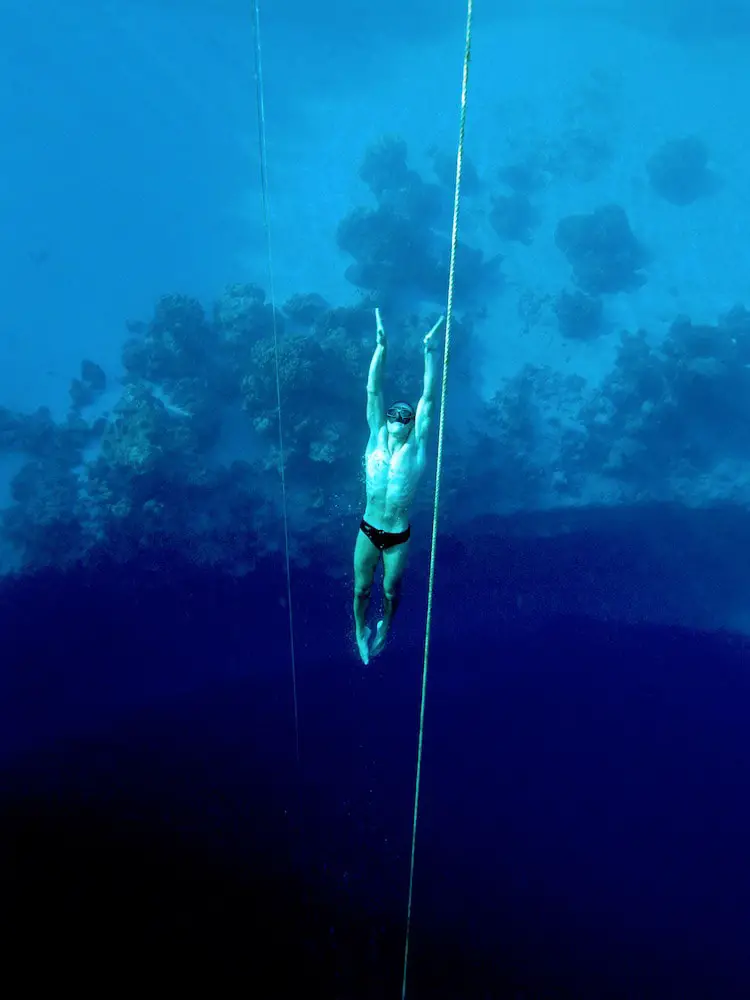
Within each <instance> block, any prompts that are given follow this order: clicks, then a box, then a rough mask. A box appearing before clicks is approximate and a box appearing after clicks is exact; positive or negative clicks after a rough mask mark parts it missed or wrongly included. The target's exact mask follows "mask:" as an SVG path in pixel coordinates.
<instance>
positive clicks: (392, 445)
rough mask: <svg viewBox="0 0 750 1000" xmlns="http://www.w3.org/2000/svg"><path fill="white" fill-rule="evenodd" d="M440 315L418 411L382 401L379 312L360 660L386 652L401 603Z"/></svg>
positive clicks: (362, 530) (360, 571) (359, 605)
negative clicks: (376, 614) (370, 615)
mask: <svg viewBox="0 0 750 1000" xmlns="http://www.w3.org/2000/svg"><path fill="white" fill-rule="evenodd" d="M443 318H444V317H442V316H441V317H440V319H439V320H438V321H437V323H436V324H435V325H434V326H433V328H432V329H431V330H430V332H429V333H428V334H427V335H426V337H425V338H424V341H423V344H424V387H423V389H422V398H421V399H420V400H419V403H418V404H417V408H416V410H415V409H414V407H413V406H411V404H410V403H404V402H395V403H392V404H391V405H390V406H389V407H388V409H386V407H385V402H384V399H383V374H384V368H385V356H386V336H385V330H384V328H383V322H382V320H381V318H380V310H379V309H376V310H375V324H376V336H377V343H376V346H375V353H374V354H373V356H372V361H371V362H370V371H369V374H368V376H367V423H368V425H369V428H370V439H369V441H368V442H367V448H366V449H365V482H366V486H367V506H366V508H365V514H364V518H363V519H362V523H361V524H360V527H359V532H358V534H357V543H356V545H355V547H354V625H355V630H356V638H357V648H358V649H359V655H360V656H361V657H362V662H363V663H365V664H367V663H369V661H370V657H371V656H377V654H378V653H380V652H381V650H382V649H383V646H384V645H385V641H386V639H387V638H388V631H389V629H390V627H391V621H392V620H393V615H394V614H395V612H396V608H397V607H398V604H399V600H400V597H401V580H402V578H403V575H404V571H405V570H406V562H407V557H408V554H409V536H410V534H411V528H410V526H409V509H410V507H411V504H412V501H413V499H414V495H415V493H416V491H417V485H418V483H419V480H420V479H421V477H422V473H423V472H424V468H425V464H426V456H427V438H428V435H429V432H430V428H431V426H432V417H433V411H434V408H435V395H436V394H435V388H436V386H435V383H436V373H435V368H436V363H435V352H436V350H437V343H436V341H435V334H436V333H437V331H438V329H439V328H440V325H441V323H442V322H443ZM381 557H382V560H383V618H382V619H381V621H379V622H378V624H377V628H376V630H375V638H374V639H373V641H372V644H371V643H370V635H371V630H370V628H368V626H367V609H368V607H369V604H370V592H371V590H372V583H373V580H374V578H375V571H376V569H377V568H378V564H379V562H380V560H381Z"/></svg>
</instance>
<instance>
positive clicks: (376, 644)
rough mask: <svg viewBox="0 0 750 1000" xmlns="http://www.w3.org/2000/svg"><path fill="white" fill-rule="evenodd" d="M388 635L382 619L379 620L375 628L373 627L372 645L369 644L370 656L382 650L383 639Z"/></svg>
mask: <svg viewBox="0 0 750 1000" xmlns="http://www.w3.org/2000/svg"><path fill="white" fill-rule="evenodd" d="M387 637H388V630H387V629H386V627H385V622H384V621H379V622H378V624H377V628H376V629H375V638H374V639H373V641H372V646H370V656H377V655H378V653H382V652H383V647H384V646H385V640H386V638H387Z"/></svg>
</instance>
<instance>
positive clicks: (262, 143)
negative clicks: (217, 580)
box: [252, 0, 300, 764]
mask: <svg viewBox="0 0 750 1000" xmlns="http://www.w3.org/2000/svg"><path fill="white" fill-rule="evenodd" d="M252 5H253V28H254V33H255V98H256V101H257V105H258V145H259V150H260V183H261V199H262V202H263V228H264V230H265V235H266V254H267V259H268V288H269V298H270V299H271V313H272V317H273V319H272V325H273V353H274V361H275V363H276V406H277V409H278V413H279V465H280V472H281V504H282V510H283V514H284V563H285V568H286V602H287V608H288V609H289V649H290V654H291V661H292V697H293V700H294V742H295V751H296V754H297V763H298V764H299V759H300V756H299V708H298V704H297V660H296V656H295V652H294V613H293V610H292V569H291V561H290V558H289V508H288V504H287V490H286V462H285V455H284V430H283V424H282V419H281V379H280V377H279V330H278V320H277V317H276V288H275V284H274V271H273V254H272V252H271V251H272V244H271V214H270V211H269V202H268V151H267V148H266V110H265V103H264V100H263V64H262V61H261V53H260V11H259V4H258V0H252Z"/></svg>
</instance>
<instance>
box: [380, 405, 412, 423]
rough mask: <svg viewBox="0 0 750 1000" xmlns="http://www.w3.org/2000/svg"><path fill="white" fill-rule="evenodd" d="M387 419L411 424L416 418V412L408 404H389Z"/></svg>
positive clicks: (392, 421)
mask: <svg viewBox="0 0 750 1000" xmlns="http://www.w3.org/2000/svg"><path fill="white" fill-rule="evenodd" d="M385 418H386V420H390V421H391V423H396V424H410V423H411V422H412V420H413V419H414V412H413V410H411V409H410V408H409V407H408V406H399V405H398V404H396V406H389V407H388V409H387V410H386V411H385Z"/></svg>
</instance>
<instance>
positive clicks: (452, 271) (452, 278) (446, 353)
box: [401, 0, 474, 1000]
mask: <svg viewBox="0 0 750 1000" xmlns="http://www.w3.org/2000/svg"><path fill="white" fill-rule="evenodd" d="M473 13H474V0H468V2H467V8H466V42H465V47H464V66H463V77H462V80H461V115H460V122H459V130H458V151H457V153H456V185H455V190H454V195H453V227H452V229H451V257H450V268H449V271H448V303H447V307H446V314H445V316H446V320H445V346H444V348H443V377H442V385H441V391H440V419H439V424H438V448H437V465H436V470H435V500H434V504H433V508H432V541H431V543H430V575H429V581H428V585H427V622H426V625H425V634H424V658H423V660H422V695H421V699H420V704H419V740H418V743H417V774H416V782H415V787H414V816H413V820H412V833H411V860H410V864H409V896H408V902H407V907H406V936H405V941H404V971H403V978H402V980H401V998H402V1000H405V998H406V980H407V975H408V971H409V939H410V936H411V915H412V903H413V899H414V859H415V856H416V847H417V821H418V818H419V791H420V784H421V780H422V748H423V746H424V717H425V705H426V703H427V674H428V670H429V663H430V634H431V631H432V604H433V594H434V588H435V553H436V549H437V532H438V514H439V510H440V484H441V480H442V472H443V440H444V436H445V399H446V395H447V389H448V363H449V361H450V353H451V330H452V327H453V294H454V288H455V282H456V251H457V249H458V216H459V207H460V202H461V175H462V172H463V162H464V135H465V133H466V103H467V97H468V92H469V65H470V63H471V22H472V15H473Z"/></svg>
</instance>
